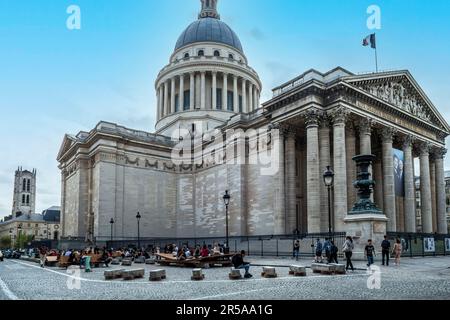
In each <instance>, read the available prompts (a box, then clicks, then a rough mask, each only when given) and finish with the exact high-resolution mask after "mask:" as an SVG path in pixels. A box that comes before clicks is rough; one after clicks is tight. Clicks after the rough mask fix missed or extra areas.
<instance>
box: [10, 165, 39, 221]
mask: <svg viewBox="0 0 450 320" xmlns="http://www.w3.org/2000/svg"><path fill="white" fill-rule="evenodd" d="M35 207H36V170H35V169H33V171H31V172H30V171H28V170H22V168H18V169H17V170H16V173H15V176H14V195H13V207H12V215H13V216H15V215H16V214H17V213H21V214H31V213H34V210H35Z"/></svg>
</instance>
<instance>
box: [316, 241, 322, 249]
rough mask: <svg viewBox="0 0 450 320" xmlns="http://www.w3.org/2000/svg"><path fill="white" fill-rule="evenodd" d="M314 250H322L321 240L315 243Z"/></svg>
mask: <svg viewBox="0 0 450 320" xmlns="http://www.w3.org/2000/svg"><path fill="white" fill-rule="evenodd" d="M316 251H322V242H318V243H317V247H316Z"/></svg>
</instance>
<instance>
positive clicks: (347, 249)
mask: <svg viewBox="0 0 450 320" xmlns="http://www.w3.org/2000/svg"><path fill="white" fill-rule="evenodd" d="M354 248H355V245H354V244H353V239H352V237H350V236H348V237H347V238H346V239H345V242H344V246H343V247H342V252H344V254H345V259H346V260H347V264H346V266H345V270H348V269H349V268H352V271H355V268H353V263H352V255H353V249H354Z"/></svg>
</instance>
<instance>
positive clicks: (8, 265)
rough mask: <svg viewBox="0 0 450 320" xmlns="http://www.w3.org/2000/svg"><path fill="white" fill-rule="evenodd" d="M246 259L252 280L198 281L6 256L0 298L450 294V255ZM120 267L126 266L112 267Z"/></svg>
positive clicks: (176, 274) (224, 271)
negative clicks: (265, 272)
mask: <svg viewBox="0 0 450 320" xmlns="http://www.w3.org/2000/svg"><path fill="white" fill-rule="evenodd" d="M248 260H249V261H251V262H252V263H253V264H254V265H258V266H253V267H252V269H251V270H250V271H251V273H253V275H254V277H253V278H252V279H250V280H237V281H232V280H229V279H228V272H229V268H211V269H204V273H205V275H206V279H205V280H204V281H199V282H194V281H191V280H190V276H191V273H192V270H191V269H184V268H175V267H163V268H164V269H166V271H167V279H166V280H164V281H162V282H150V281H149V280H148V276H149V270H152V269H159V268H160V267H159V266H149V265H133V266H132V268H145V271H146V274H145V278H144V279H140V280H134V281H123V280H115V281H104V277H103V272H104V271H105V270H108V269H106V268H100V269H93V272H92V273H85V272H84V270H79V269H74V270H69V271H66V270H64V269H60V268H45V269H42V268H40V267H39V266H38V265H37V264H34V263H32V262H25V261H21V260H5V261H4V262H2V263H0V300H5V299H45V300H64V299H89V300H98V299H101V300H135V299H139V300H141V299H144V300H146V299H149V300H209V299H211V300H218V299H221V300H234V299H239V300H247V299H251V300H277V299H288V300H295V299H308V300H310V299H314V300H316V299H357V300H391V299H433V300H436V299H450V269H449V267H450V257H432V258H415V259H403V260H402V265H401V266H400V267H395V266H390V267H381V269H379V270H380V273H379V274H373V275H370V274H368V273H367V270H365V268H366V267H365V266H364V263H363V262H356V263H355V264H356V267H357V268H359V270H357V271H355V272H349V273H348V274H347V275H341V276H339V275H336V276H322V275H315V274H313V273H312V271H311V270H310V269H308V272H307V277H293V276H289V275H288V271H289V269H288V267H287V266H289V265H291V264H301V265H306V266H309V265H310V264H311V261H310V260H302V261H299V262H295V261H293V260H291V259H263V258H252V257H250V258H248ZM262 265H273V266H277V268H276V270H277V273H278V278H275V279H264V278H261V271H262V268H261V266H262ZM119 268H123V267H120V266H114V267H113V268H110V269H119ZM125 268H130V267H125ZM373 270H375V271H376V270H377V269H376V268H374V269H373ZM378 276H379V277H378ZM378 278H379V279H380V281H378V280H377V279H378ZM374 279H375V280H374ZM368 283H369V284H370V286H372V287H373V286H374V287H377V284H379V289H377V288H375V289H372V290H371V289H368Z"/></svg>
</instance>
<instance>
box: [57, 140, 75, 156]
mask: <svg viewBox="0 0 450 320" xmlns="http://www.w3.org/2000/svg"><path fill="white" fill-rule="evenodd" d="M75 142H76V138H75V137H73V136H71V135H68V134H66V135H65V136H64V140H63V142H62V144H61V147H60V148H59V152H58V157H57V159H58V160H59V159H60V158H61V157H62V156H63V155H64V154H65V153H66V152H67V151H69V149H70V148H71V147H72V145H73V144H74V143H75Z"/></svg>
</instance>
